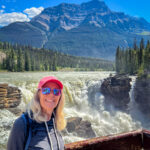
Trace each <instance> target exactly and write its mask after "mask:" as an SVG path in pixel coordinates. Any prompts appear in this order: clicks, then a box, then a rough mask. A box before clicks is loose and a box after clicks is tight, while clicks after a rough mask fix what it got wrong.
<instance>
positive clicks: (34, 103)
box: [27, 90, 66, 131]
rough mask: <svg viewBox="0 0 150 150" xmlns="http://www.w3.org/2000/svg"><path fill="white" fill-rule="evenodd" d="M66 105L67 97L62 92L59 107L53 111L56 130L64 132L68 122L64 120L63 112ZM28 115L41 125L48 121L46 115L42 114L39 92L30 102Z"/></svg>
mask: <svg viewBox="0 0 150 150" xmlns="http://www.w3.org/2000/svg"><path fill="white" fill-rule="evenodd" d="M64 103H65V97H64V93H63V90H62V91H61V97H60V99H59V102H58V105H57V107H56V108H55V109H54V111H53V112H54V117H55V124H56V129H57V130H59V131H61V130H63V129H64V128H65V127H66V120H65V118H64V112H63V109H64ZM27 113H28V115H29V117H30V118H32V119H34V120H35V121H37V122H39V123H41V122H44V121H46V114H44V113H43V112H42V108H41V105H40V98H39V90H37V91H36V93H35V95H34V97H33V99H32V100H31V101H30V103H29V105H28V107H27Z"/></svg>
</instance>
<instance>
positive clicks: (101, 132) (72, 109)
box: [0, 72, 143, 145]
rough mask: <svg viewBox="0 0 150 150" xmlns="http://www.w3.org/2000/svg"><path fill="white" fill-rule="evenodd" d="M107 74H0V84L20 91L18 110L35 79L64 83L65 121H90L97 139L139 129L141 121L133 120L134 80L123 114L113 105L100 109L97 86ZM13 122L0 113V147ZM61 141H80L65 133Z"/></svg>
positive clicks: (4, 112) (28, 97) (101, 101)
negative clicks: (67, 119) (54, 78)
mask: <svg viewBox="0 0 150 150" xmlns="http://www.w3.org/2000/svg"><path fill="white" fill-rule="evenodd" d="M110 73H112V74H114V73H113V72H34V73H32V72H29V73H0V82H4V83H9V84H11V85H15V86H17V87H19V88H20V90H21V91H22V96H23V98H22V103H21V104H20V105H19V106H18V107H19V108H21V109H22V110H24V108H25V105H26V103H28V102H29V101H30V100H31V99H32V97H33V93H34V92H35V91H36V88H37V85H38V82H39V80H40V79H41V78H42V77H44V76H49V75H54V76H56V77H57V78H58V79H59V80H61V81H62V82H63V84H64V93H65V97H66V102H65V109H64V111H65V114H66V118H68V117H81V118H82V119H83V120H84V121H89V122H91V126H92V129H93V130H94V132H95V133H96V136H97V137H99V136H105V135H112V134H116V133H122V132H127V131H131V130H136V129H140V128H142V127H143V126H142V125H143V120H142V121H141V120H140V119H141V118H140V117H137V116H139V114H138V110H136V107H135V102H134V99H133V94H134V93H133V88H134V83H135V78H134V77H133V81H132V83H131V84H132V88H131V91H130V98H131V100H130V103H129V106H128V111H127V112H121V111H119V110H116V109H115V108H114V107H113V106H109V109H108V108H107V109H106V106H104V100H105V97H104V96H103V95H102V94H101V93H100V87H101V84H102V82H103V80H104V79H105V78H107V77H109V75H110ZM137 114H138V115H137ZM141 117H142V116H141ZM15 119H16V116H15V115H14V114H12V113H11V112H9V111H8V110H6V109H1V110H0V120H1V123H0V131H1V132H0V137H2V138H1V139H0V145H5V144H6V142H7V138H8V135H9V132H10V127H11V126H12V124H13V121H14V120H15ZM63 138H64V140H65V143H70V142H74V141H79V140H83V138H81V137H77V136H76V135H74V134H72V133H68V135H67V136H64V137H63Z"/></svg>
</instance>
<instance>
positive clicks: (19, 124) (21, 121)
mask: <svg viewBox="0 0 150 150" xmlns="http://www.w3.org/2000/svg"><path fill="white" fill-rule="evenodd" d="M14 126H15V128H18V129H22V128H24V127H25V122H24V119H23V117H22V115H21V116H19V117H18V118H17V119H16V120H15V122H14Z"/></svg>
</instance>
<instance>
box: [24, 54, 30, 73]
mask: <svg viewBox="0 0 150 150" xmlns="http://www.w3.org/2000/svg"><path fill="white" fill-rule="evenodd" d="M30 70H31V62H30V57H29V52H28V51H25V71H30Z"/></svg>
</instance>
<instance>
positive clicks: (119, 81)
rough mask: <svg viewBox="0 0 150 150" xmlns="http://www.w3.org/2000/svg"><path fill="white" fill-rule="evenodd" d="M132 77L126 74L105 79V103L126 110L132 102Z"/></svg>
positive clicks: (102, 90)
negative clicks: (130, 94)
mask: <svg viewBox="0 0 150 150" xmlns="http://www.w3.org/2000/svg"><path fill="white" fill-rule="evenodd" d="M130 81H131V78H129V77H128V76H126V75H115V76H113V77H108V78H107V79H105V80H104V81H103V83H102V85H101V89H100V90H101V93H102V94H103V95H104V96H105V105H106V106H107V105H110V104H112V105H113V106H114V107H115V108H118V109H121V110H125V109H127V105H128V103H129V102H130V96H129V91H130V89H131V85H130Z"/></svg>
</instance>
